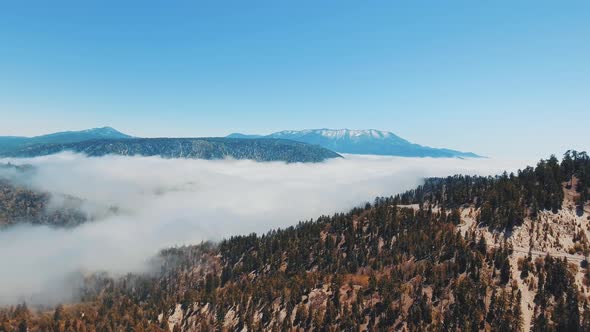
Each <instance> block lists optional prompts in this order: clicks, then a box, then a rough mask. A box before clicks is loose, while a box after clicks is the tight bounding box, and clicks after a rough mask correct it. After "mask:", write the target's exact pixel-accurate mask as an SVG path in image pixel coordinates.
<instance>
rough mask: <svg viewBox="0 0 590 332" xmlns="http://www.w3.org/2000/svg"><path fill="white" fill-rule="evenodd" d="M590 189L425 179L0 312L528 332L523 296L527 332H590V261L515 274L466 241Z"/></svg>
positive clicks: (570, 162)
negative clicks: (41, 304)
mask: <svg viewBox="0 0 590 332" xmlns="http://www.w3.org/2000/svg"><path fill="white" fill-rule="evenodd" d="M589 185H590V160H589V158H588V156H587V155H586V153H578V152H575V151H568V152H567V153H566V154H565V155H564V158H563V159H562V160H561V161H559V160H558V159H557V158H555V157H551V158H549V159H548V160H542V161H540V162H539V164H538V165H537V166H536V167H529V168H526V169H524V170H522V171H519V172H518V174H503V175H500V176H497V177H472V176H454V177H449V178H444V179H440V178H436V179H427V180H426V182H425V184H424V185H422V186H420V187H419V188H417V189H415V190H412V191H409V192H406V193H404V194H401V195H397V196H395V197H385V198H377V199H375V200H374V202H372V203H367V204H366V205H365V206H363V207H358V208H355V209H352V210H351V211H349V212H348V213H339V214H335V215H333V216H321V217H319V218H317V219H315V220H309V221H305V222H300V223H299V224H298V225H296V226H293V227H289V228H286V229H279V230H273V231H270V232H268V233H266V234H262V235H256V234H251V235H245V236H236V237H232V238H229V239H226V240H224V241H222V242H220V243H216V244H213V243H202V244H199V245H194V246H185V247H178V248H169V249H165V250H163V251H161V253H160V255H159V256H158V257H157V259H156V260H155V263H154V264H156V266H157V269H156V270H155V271H154V272H153V273H151V274H129V275H127V276H125V277H122V278H111V277H109V276H108V275H104V274H93V275H89V276H86V278H85V283H84V286H83V287H82V288H81V289H80V302H79V303H77V304H67V305H60V306H58V307H56V308H30V307H28V306H27V304H25V303H22V304H19V305H18V306H13V307H9V308H4V309H3V310H1V311H0V331H4V332H12V331H19V332H20V331H68V332H69V331H172V332H174V331H209V330H219V331H242V330H248V331H262V330H264V331H291V330H317V331H358V330H369V331H384V330H401V331H484V330H485V331H519V330H522V329H523V328H524V320H525V314H524V312H523V306H522V303H523V301H524V300H523V296H524V295H523V293H522V291H523V290H524V288H522V287H523V284H526V285H527V286H526V287H527V288H526V289H527V290H531V292H533V293H534V294H535V295H534V299H533V304H532V305H533V307H534V310H533V311H532V312H533V315H532V317H531V322H530V329H531V330H533V331H590V307H589V305H590V303H589V299H588V296H587V295H585V294H586V292H585V290H584V289H583V288H585V287H588V285H590V282H587V281H584V282H585V286H581V287H580V286H579V284H578V283H576V278H577V276H578V275H579V273H578V272H580V273H583V274H584V275H586V276H588V277H590V270H589V268H588V264H587V262H586V261H585V260H584V261H582V263H581V264H574V263H571V262H568V261H567V260H566V259H565V258H559V257H552V256H550V255H545V256H540V255H533V254H532V252H530V251H529V253H528V254H525V255H524V256H522V257H520V258H519V259H518V264H514V263H513V262H515V260H514V254H515V252H514V248H513V247H512V245H511V244H510V242H508V241H507V240H504V241H502V242H500V243H498V244H495V243H490V242H489V239H486V237H485V236H483V235H482V234H484V233H477V232H475V231H472V230H469V229H468V230H467V231H461V230H462V228H461V225H462V219H463V218H467V216H472V217H473V218H475V219H477V221H478V222H479V223H480V225H481V226H482V227H483V229H484V230H485V229H490V230H498V229H500V230H502V231H504V230H508V229H512V228H515V227H518V226H519V225H520V224H522V223H523V221H524V220H525V219H529V220H535V218H536V216H537V215H538V214H540V213H545V212H546V211H549V212H548V213H558V212H559V211H560V210H561V209H563V208H564V206H563V204H562V203H563V201H564V195H565V194H564V192H566V191H568V190H569V191H571V192H574V193H576V197H575V200H576V204H577V205H578V208H580V207H581V210H580V211H579V213H582V214H583V213H584V204H587V201H588V189H589ZM411 204H414V205H417V206H418V207H417V208H416V207H414V206H412V205H411ZM587 223H588V221H586V224H587ZM588 280H590V279H588Z"/></svg>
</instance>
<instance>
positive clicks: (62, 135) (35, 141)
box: [0, 127, 131, 153]
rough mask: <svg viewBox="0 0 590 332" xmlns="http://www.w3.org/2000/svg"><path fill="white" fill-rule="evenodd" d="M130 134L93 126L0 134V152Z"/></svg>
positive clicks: (124, 136)
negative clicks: (45, 132) (39, 133)
mask: <svg viewBox="0 0 590 332" xmlns="http://www.w3.org/2000/svg"><path fill="white" fill-rule="evenodd" d="M125 138H131V136H129V135H126V134H123V133H121V132H119V131H117V130H115V129H113V128H111V127H102V128H93V129H87V130H81V131H64V132H59V133H53V134H48V135H42V136H35V137H19V136H0V153H6V152H9V151H14V150H17V149H22V148H24V147H27V146H33V145H40V144H66V143H74V142H83V141H88V140H96V139H125Z"/></svg>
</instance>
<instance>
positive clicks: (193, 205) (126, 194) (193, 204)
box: [0, 153, 527, 304]
mask: <svg viewBox="0 0 590 332" xmlns="http://www.w3.org/2000/svg"><path fill="white" fill-rule="evenodd" d="M9 161H10V162H13V163H15V164H33V165H35V166H36V168H37V171H36V172H34V173H33V175H30V174H29V175H28V176H30V178H29V179H27V180H26V183H27V185H29V186H31V187H33V188H36V189H39V190H43V191H48V192H52V193H58V194H60V195H56V197H59V196H62V195H61V194H66V195H72V196H76V197H79V198H82V199H83V200H85V204H84V205H83V206H84V208H85V209H87V210H88V211H87V212H88V213H90V214H92V215H96V216H102V217H99V218H98V220H96V221H94V222H90V223H86V224H83V225H81V226H79V227H76V228H74V229H54V228H47V227H40V226H37V227H33V226H20V227H14V228H11V229H8V230H5V231H1V232H0V266H2V273H1V274H0V303H4V304H7V303H15V302H18V301H22V300H27V301H28V302H40V303H43V302H54V301H63V300H68V296H70V295H71V291H72V290H73V289H72V288H74V285H73V284H72V283H71V282H69V281H68V280H69V279H68V278H69V276H70V273H72V272H76V271H98V270H105V271H108V272H110V273H114V274H118V273H126V272H140V271H143V270H144V268H145V266H146V261H147V260H148V259H149V258H150V257H152V256H153V255H154V254H156V253H157V251H158V250H159V249H161V248H164V247H168V246H174V245H183V244H196V243H199V242H201V241H202V240H219V239H221V238H223V237H227V236H229V235H233V234H247V233H251V232H266V231H267V230H269V229H272V228H277V227H285V226H289V225H294V224H296V223H297V222H298V221H299V220H303V219H310V218H315V217H317V216H320V215H322V214H332V213H334V212H339V211H346V210H348V209H349V208H351V207H353V206H358V205H360V204H364V202H366V201H372V200H373V198H374V197H376V196H383V195H386V196H389V195H392V194H396V193H398V192H401V191H404V190H407V189H410V188H413V187H415V186H417V185H418V184H420V182H421V179H422V178H423V177H426V176H445V175H450V174H456V173H463V174H481V175H487V174H497V173H500V172H501V171H503V170H504V169H507V170H516V169H517V168H522V167H524V166H525V165H526V164H527V163H526V162H525V161H499V160H492V159H473V160H460V159H430V158H421V159H414V158H393V157H373V156H363V157H361V156H351V155H347V156H346V158H344V159H333V160H330V161H327V162H324V163H319V164H285V163H279V162H273V163H258V162H253V161H236V160H220V161H205V160H187V159H161V158H155V157H118V156H107V157H101V158H88V157H85V156H83V155H79V154H72V153H62V154H59V155H53V156H48V157H40V158H34V159H4V160H0V162H9ZM12 174H13V175H14V173H12ZM23 181H24V180H23ZM56 204H58V202H56ZM111 207H116V208H117V210H116V211H117V212H116V213H112V212H108V211H109V208H111Z"/></svg>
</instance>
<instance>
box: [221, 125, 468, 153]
mask: <svg viewBox="0 0 590 332" xmlns="http://www.w3.org/2000/svg"><path fill="white" fill-rule="evenodd" d="M249 136H253V137H260V136H258V135H243V134H231V135H229V137H242V138H244V137H249ZM263 137H269V138H282V139H289V140H293V141H299V142H304V143H310V144H317V145H320V146H322V147H324V148H327V149H330V150H333V151H336V152H341V153H350V154H374V155H388V156H402V157H461V158H477V157H479V156H478V155H476V154H474V153H471V152H461V151H456V150H451V149H438V148H431V147H428V146H423V145H419V144H414V143H411V142H409V141H407V140H405V139H403V138H401V137H399V136H397V135H395V134H394V133H392V132H389V131H381V130H376V129H363V130H353V129H326V128H324V129H304V130H284V131H279V132H276V133H272V134H270V135H267V136H263Z"/></svg>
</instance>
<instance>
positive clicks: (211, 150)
mask: <svg viewBox="0 0 590 332" xmlns="http://www.w3.org/2000/svg"><path fill="white" fill-rule="evenodd" d="M62 151H74V152H80V153H84V154H86V155H88V156H91V157H96V156H104V155H109V154H114V155H123V156H160V157H162V158H195V159H224V158H228V157H229V158H234V159H250V160H256V161H285V162H288V163H294V162H320V161H324V160H326V159H330V158H339V157H341V156H340V155H339V154H337V153H336V152H333V151H330V150H328V149H325V148H322V147H320V146H317V145H311V144H306V143H301V142H295V141H289V140H284V139H274V138H258V139H239V138H220V137H218V138H124V139H99V140H87V141H81V142H75V143H56V144H36V145H32V146H26V147H23V148H20V149H16V150H13V151H9V152H7V153H4V155H7V156H13V157H37V156H44V155H50V154H54V153H59V152H62Z"/></svg>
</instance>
